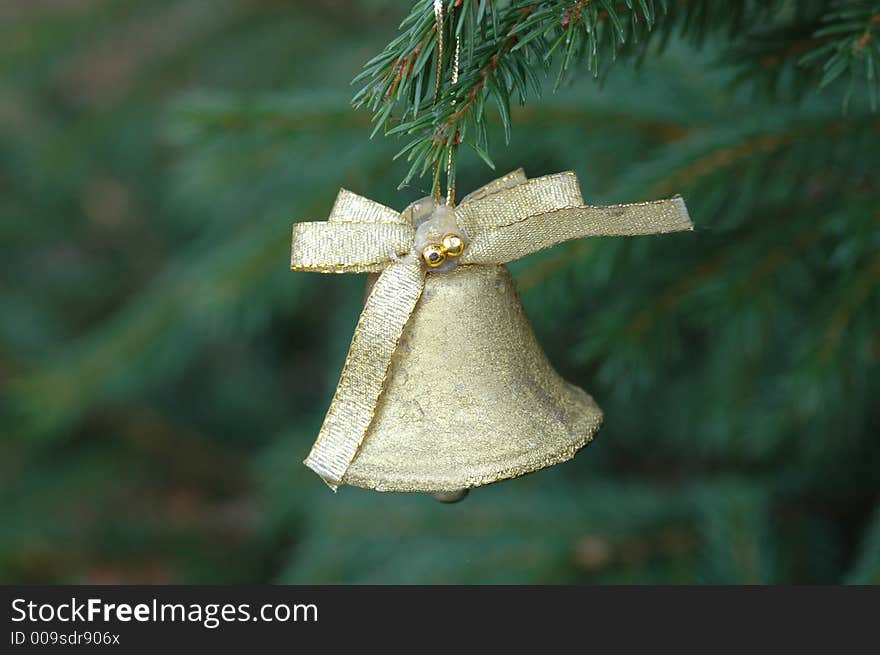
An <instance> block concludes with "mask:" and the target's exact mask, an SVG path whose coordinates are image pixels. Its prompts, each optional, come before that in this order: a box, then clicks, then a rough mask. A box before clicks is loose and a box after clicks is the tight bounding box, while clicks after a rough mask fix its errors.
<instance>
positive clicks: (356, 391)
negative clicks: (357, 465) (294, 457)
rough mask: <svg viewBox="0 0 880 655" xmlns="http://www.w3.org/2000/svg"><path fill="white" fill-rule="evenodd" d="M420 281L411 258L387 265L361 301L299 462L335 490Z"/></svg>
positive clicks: (419, 291)
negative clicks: (336, 375) (317, 426)
mask: <svg viewBox="0 0 880 655" xmlns="http://www.w3.org/2000/svg"><path fill="white" fill-rule="evenodd" d="M424 285H425V272H424V270H423V269H422V267H421V265H420V264H419V263H418V261H417V260H415V259H406V260H401V261H398V262H395V263H393V264H391V265H390V266H388V267H387V268H386V269H385V270H384V271H383V272H382V274H381V275H380V276H379V279H378V280H376V283H375V284H374V285H373V289H372V291H371V292H370V295H369V296H368V298H367V301H366V302H365V303H364V310H363V312H362V313H361V317H360V319H359V320H358V324H357V328H356V329H355V332H354V337H352V341H351V348H350V349H349V351H348V357H347V358H346V360H345V367H344V368H343V370H342V376H341V377H340V379H339V385H338V386H337V388H336V393H335V394H334V396H333V401H332V402H331V403H330V409H329V410H328V411H327V416H326V418H325V419H324V424H323V425H322V426H321V432H320V433H319V434H318V438H317V440H316V441H315V444H314V445H313V446H312V450H311V452H310V453H309V456H308V457H307V458H306V460H305V462H303V463H304V464H305V465H306V466H308V467H309V468H310V469H312V470H313V471H314V472H315V473H317V474H318V475H319V476H321V478H323V480H324V482H326V483H327V485H328V486H329V487H330V488H331V489H333V490H334V491H336V489H337V487H338V486H339V484H341V483H342V480H343V477H344V476H345V473H346V471H347V470H348V467H349V466H350V465H351V463H352V461H354V458H355V455H357V451H358V448H360V445H361V443H362V442H363V440H364V436H365V435H366V433H367V430H368V429H369V427H370V424H371V423H372V421H373V416H374V415H375V412H376V405H377V403H378V402H379V398H380V396H381V395H382V390H383V388H384V386H385V378H386V377H387V375H388V370H389V368H390V367H391V358H392V356H393V355H394V351H395V349H396V348H397V344H398V343H399V341H400V337H401V335H402V334H403V330H404V328H405V327H406V324H407V323H408V322H409V317H410V316H411V315H412V313H413V311H414V310H415V307H416V304H417V303H418V301H419V298H420V297H421V295H422V289H423V288H424Z"/></svg>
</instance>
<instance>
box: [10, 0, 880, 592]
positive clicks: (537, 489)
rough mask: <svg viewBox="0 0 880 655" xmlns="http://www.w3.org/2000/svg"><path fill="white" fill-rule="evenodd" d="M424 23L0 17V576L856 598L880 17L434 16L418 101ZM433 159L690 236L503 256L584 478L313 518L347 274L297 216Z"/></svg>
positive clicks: (219, 8) (289, 15) (380, 15)
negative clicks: (748, 588)
mask: <svg viewBox="0 0 880 655" xmlns="http://www.w3.org/2000/svg"><path fill="white" fill-rule="evenodd" d="M433 5H434V3H433V1H432V0H418V1H417V2H414V3H413V2H406V3H404V2H391V1H387V0H370V1H364V2H359V3H342V2H332V3H308V2H297V1H290V2H272V3H262V2H243V1H234V0H132V1H131V2H127V3H115V2H107V1H104V0H91V1H89V2H78V3H70V2H64V1H61V0H45V1H42V2H33V1H31V0H13V1H9V2H6V3H4V4H3V6H2V7H0V36H2V39H0V43H2V45H0V70H2V76H0V118H2V120H0V126H2V130H0V188H2V194H0V247H2V264H0V270H2V271H3V274H2V276H0V290H2V295H0V385H2V387H0V389H2V406H0V411H2V416H0V427H2V439H0V485H2V499H3V500H2V508H3V519H4V520H3V521H2V522H0V580H2V581H4V582H90V581H99V582H100V581H125V582H163V581H167V582H171V581H174V582H262V581H272V582H297V583H303V582H309V583H322V582H346V583H349V582H351V583H354V582H357V583H384V582H424V583H431V582H523V583H531V582H545V583H552V582H586V581H589V582H642V583H646V582H647V583H650V582H666V583H669V582H702V583H780V582H789V583H791V582H796V583H807V582H809V583H826V582H848V583H866V582H874V583H880V493H878V492H880V482H878V481H880V476H878V470H880V440H878V438H877V434H878V423H880V403H878V402H877V400H876V398H877V397H878V395H880V388H878V361H880V336H878V325H880V256H878V252H880V209H878V208H880V180H878V175H877V171H878V170H880V147H878V145H880V138H878V136H880V118H878V114H877V113H876V106H877V93H878V85H880V82H878V76H877V69H878V63H880V41H878V39H880V2H877V0H809V1H805V2H792V1H785V0H779V1H776V0H774V1H772V2H757V1H746V2H741V3H721V2H712V1H710V0H687V1H686V2H671V1H668V2H664V1H661V0H654V1H652V0H637V1H630V0H625V1H623V2H611V1H610V0H549V1H544V2H526V1H524V0H508V1H501V0H499V1H496V2H490V1H488V0H456V1H454V2H449V1H447V2H446V3H445V4H444V17H445V22H444V27H443V30H444V31H443V37H444V43H445V48H444V54H443V57H442V58H441V62H442V66H441V76H440V77H441V88H440V90H439V93H437V94H436V101H435V90H434V83H435V82H434V80H435V79H436V54H437V52H436V51H437V44H438V30H437V29H436V18H435V16H434V11H433ZM401 21H402V23H401ZM398 25H400V28H399V29H398ZM456 37H458V42H459V52H458V55H459V57H458V60H459V62H458V63H459V65H458V68H459V74H458V80H457V81H456V82H455V83H453V82H452V78H451V77H450V73H451V71H452V69H453V67H454V58H455V45H454V44H455V43H456ZM386 44H387V45H386ZM375 53H378V54H377V55H376V57H375V58H373V59H370V57H371V56H372V55H373V54H375ZM365 61H368V63H367V64H366V66H364V62H365ZM360 70H362V72H361V74H360V76H359V77H358V79H357V83H356V85H355V87H354V89H355V104H356V105H357V106H359V107H363V108H366V109H368V110H371V111H372V118H373V121H372V123H371V121H370V118H371V114H370V112H369V111H363V110H361V111H357V110H355V109H353V108H352V107H351V106H350V101H351V95H352V88H351V87H350V86H349V81H350V80H351V79H352V78H353V77H355V76H357V75H358V71H360ZM591 77H595V78H597V81H598V83H594V82H593V81H591V79H590V78H591ZM520 101H524V104H522V103H521V102H520ZM374 129H375V130H376V136H375V137H374V138H373V139H370V132H371V130H374ZM384 133H388V138H383V137H382V136H381V135H382V134H384ZM459 143H461V145H458V144H459ZM401 150H402V156H401V157H399V158H397V159H394V156H395V154H396V153H399V152H401ZM450 154H451V156H452V158H453V161H454V163H455V167H454V170H456V171H457V175H456V178H457V179H456V184H457V186H458V188H459V189H460V190H461V191H462V192H465V193H466V192H467V191H468V190H470V189H473V188H476V187H477V186H479V185H480V184H481V183H484V182H486V181H488V180H489V179H491V178H492V177H494V176H497V174H500V173H503V172H506V171H507V170H511V169H514V168H516V167H518V166H523V167H525V169H526V172H527V173H528V174H529V175H530V176H537V175H541V174H546V173H552V172H556V171H560V170H568V169H572V170H575V171H576V172H577V173H578V175H579V177H580V179H581V185H582V189H583V191H584V196H585V198H587V200H588V202H594V203H597V204H598V203H611V202H627V201H635V200H644V199H651V198H658V197H668V196H670V195H672V194H674V193H681V194H683V195H684V196H685V197H686V199H687V202H688V207H689V209H690V212H691V216H692V217H693V219H694V223H695V224H696V226H697V229H696V231H695V232H694V233H690V234H680V235H670V236H664V237H662V238H649V237H642V238H639V239H631V240H625V239H591V240H585V241H579V242H573V243H570V244H566V245H563V246H560V247H557V248H554V249H552V250H550V251H547V252H543V253H539V254H537V255H534V256H531V257H529V258H527V259H526V260H523V261H521V262H518V263H517V264H515V265H514V266H513V267H512V270H513V272H514V273H515V276H516V278H517V280H518V283H519V286H520V289H521V291H522V293H523V301H524V304H525V305H526V309H527V311H528V314H529V316H530V317H531V318H532V320H533V322H534V324H535V328H536V331H537V333H538V337H539V339H540V341H541V342H542V344H543V345H544V347H545V349H546V351H547V353H548V356H549V358H550V360H551V361H552V362H553V364H554V366H555V367H556V368H557V370H559V371H560V373H561V374H562V375H563V377H565V378H566V379H568V380H571V381H572V382H574V383H576V384H578V385H579V386H582V387H584V388H585V389H587V390H588V391H590V392H591V393H592V394H593V395H594V396H595V397H596V399H597V400H598V402H599V404H600V405H601V406H602V407H603V409H604V410H605V415H606V425H605V427H604V428H603V430H602V431H601V432H600V433H599V435H598V437H597V439H596V441H595V442H594V443H593V444H592V445H590V446H589V447H588V448H587V449H586V450H584V451H582V452H581V453H580V454H579V455H578V456H577V457H576V458H575V460H573V461H572V462H570V463H567V464H565V465H562V466H558V467H554V468H552V469H549V470H545V471H542V472H540V473H538V474H536V475H531V476H527V477H525V478H521V479H517V480H514V481H510V482H504V483H500V484H497V485H492V486H490V487H487V488H481V489H478V490H477V491H475V492H474V493H472V494H471V495H470V496H469V497H468V499H467V500H466V501H465V502H463V503H461V504H458V505H455V506H453V507H448V506H444V505H440V504H438V503H435V502H434V501H432V500H430V499H429V498H428V497H427V496H409V495H379V494H376V493H373V492H366V491H361V490H358V489H354V488H344V489H343V490H342V491H341V492H340V493H339V494H336V495H333V494H330V493H328V492H327V490H326V488H325V487H324V485H323V484H321V483H320V481H319V480H317V479H316V478H315V476H314V475H313V474H312V473H311V472H309V471H308V470H307V469H305V468H304V467H303V466H302V465H301V461H302V459H303V457H304V456H305V455H306V453H307V452H308V449H309V447H310V445H311V443H312V440H313V439H314V436H315V434H316V433H317V431H318V429H319V427H320V424H321V420H322V418H323V413H324V411H325V409H326V407H327V403H328V401H329V398H330V396H331V394H332V392H333V389H334V388H335V384H336V382H337V378H338V373H339V371H340V369H341V366H342V362H343V360H344V357H345V353H346V350H347V347H348V343H349V339H350V336H351V333H352V330H353V327H354V324H355V321H356V319H357V316H358V314H359V312H360V307H361V302H362V299H363V284H364V280H363V279H362V278H361V279H359V278H358V277H357V276H342V277H337V276H311V275H297V274H292V273H290V272H289V271H288V268H287V261H288V254H289V247H290V243H289V231H290V223H291V221H293V220H323V218H324V217H325V216H326V215H327V212H328V210H329V207H330V205H331V203H332V200H333V197H334V195H335V193H336V190H337V189H338V188H339V187H340V186H344V187H346V188H349V189H352V190H354V191H357V192H358V193H361V194H363V195H367V196H369V197H371V198H374V199H376V200H377V201H380V202H383V203H385V204H387V205H390V206H393V207H403V206H405V205H406V204H407V203H409V202H410V201H412V200H414V199H416V198H419V197H421V196H424V195H426V194H427V193H428V192H430V190H431V187H432V186H434V185H435V184H436V183H439V182H440V177H442V175H443V173H444V171H445V168H446V166H445V165H446V162H447V161H448V159H449V157H450ZM487 164H492V165H494V167H495V169H496V173H493V172H492V171H491V170H490V169H489V168H488V166H487ZM435 170H436V171H437V176H436V180H435V178H434V177H432V174H433V171H435ZM401 180H403V181H404V184H403V186H402V188H401V189H398V188H397V187H398V184H399V183H400V182H401Z"/></svg>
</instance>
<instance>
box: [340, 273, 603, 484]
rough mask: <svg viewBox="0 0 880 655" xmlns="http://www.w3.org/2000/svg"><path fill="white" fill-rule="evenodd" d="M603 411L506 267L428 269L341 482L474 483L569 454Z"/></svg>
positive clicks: (596, 425)
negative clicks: (563, 366)
mask: <svg viewBox="0 0 880 655" xmlns="http://www.w3.org/2000/svg"><path fill="white" fill-rule="evenodd" d="M601 424H602V410H601V409H599V407H598V406H597V405H596V403H595V402H594V401H593V399H592V398H591V397H590V396H589V395H588V394H587V393H585V392H584V391H583V390H581V389H579V388H577V387H575V386H573V385H571V384H568V383H567V382H565V381H564V380H563V379H562V378H561V377H559V375H558V374H557V373H556V371H555V370H553V368H552V366H551V365H550V363H549V362H548V361H547V357H546V356H545V354H544V352H543V350H542V349H541V347H540V345H539V344H538V342H537V339H536V338H535V335H534V332H533V330H532V326H531V324H530V323H529V320H528V318H527V317H526V315H525V312H524V310H523V307H522V303H521V302H520V300H519V296H518V294H517V292H516V287H515V282H514V281H513V279H512V278H511V276H510V274H509V273H508V271H507V268H506V267H505V266H503V265H496V266H460V267H459V268H457V269H455V270H454V271H451V272H449V273H445V274H437V275H433V274H430V275H428V276H427V278H426V281H425V288H424V291H423V293H422V296H421V299H420V301H419V310H418V312H415V313H414V314H413V316H412V318H411V319H410V321H409V323H408V324H407V325H406V328H405V330H404V333H403V336H402V338H401V341H400V343H399V344H398V347H397V349H396V351H395V352H394V355H393V358H392V363H391V368H390V370H389V373H388V377H387V379H386V383H385V388H384V392H383V394H382V396H381V398H380V400H379V404H378V406H377V408H376V414H375V417H374V420H373V422H372V423H371V425H370V427H369V430H368V432H367V433H366V436H365V438H364V441H363V443H362V445H361V447H360V449H359V451H358V453H357V455H356V456H355V458H354V460H353V461H352V463H351V466H350V467H349V468H348V470H347V472H346V473H345V477H344V478H343V480H342V482H343V483H345V484H350V485H354V486H358V487H366V488H369V489H376V490H379V491H411V492H437V491H455V490H459V489H464V488H470V487H476V486H480V485H484V484H489V483H491V482H496V481H498V480H503V479H506V478H512V477H516V476H518V475H523V474H524V473H529V472H531V471H535V470H537V469H540V468H544V467H547V466H551V465H553V464H558V463H560V462H564V461H566V460H568V459H571V458H572V457H573V456H574V454H575V453H576V452H577V451H578V450H579V449H580V448H582V447H583V446H585V445H586V444H587V443H588V442H589V441H590V440H591V439H592V437H593V435H594V434H595V433H596V432H597V431H598V429H599V427H600V425H601Z"/></svg>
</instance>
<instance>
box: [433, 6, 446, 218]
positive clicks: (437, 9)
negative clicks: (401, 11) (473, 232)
mask: <svg viewBox="0 0 880 655" xmlns="http://www.w3.org/2000/svg"><path fill="white" fill-rule="evenodd" d="M434 20H435V23H436V29H437V75H436V76H435V77H434V106H435V107H436V106H437V102H438V101H439V100H440V84H441V82H442V81H443V31H444V28H443V0H434ZM439 168H440V165H439V162H434V179H433V182H432V184H431V195H433V196H434V200H435V201H436V202H437V204H438V205H439V204H440V170H439Z"/></svg>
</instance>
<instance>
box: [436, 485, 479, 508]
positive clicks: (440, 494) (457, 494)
mask: <svg viewBox="0 0 880 655" xmlns="http://www.w3.org/2000/svg"><path fill="white" fill-rule="evenodd" d="M468 493H470V489H456V490H455V491H435V492H434V493H432V494H431V498H433V499H434V500H436V501H438V502H441V503H446V504H447V505H451V504H452V503H457V502H460V501H462V500H464V498H465V496H467V495H468Z"/></svg>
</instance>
